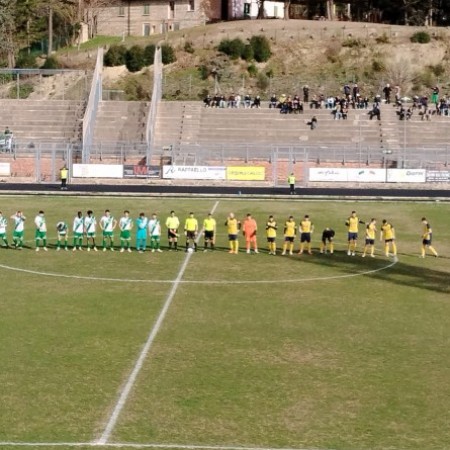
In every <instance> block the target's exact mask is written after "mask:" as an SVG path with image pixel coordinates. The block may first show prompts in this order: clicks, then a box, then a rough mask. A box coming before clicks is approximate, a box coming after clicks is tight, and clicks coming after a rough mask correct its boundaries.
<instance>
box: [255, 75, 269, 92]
mask: <svg viewBox="0 0 450 450" xmlns="http://www.w3.org/2000/svg"><path fill="white" fill-rule="evenodd" d="M269 85H270V81H269V78H267V77H266V75H264V74H263V73H260V74H259V75H258V81H257V82H256V86H257V87H258V89H260V90H261V91H265V90H266V89H267V88H268V87H269Z"/></svg>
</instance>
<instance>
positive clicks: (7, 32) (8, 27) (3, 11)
mask: <svg viewBox="0 0 450 450" xmlns="http://www.w3.org/2000/svg"><path fill="white" fill-rule="evenodd" d="M15 8H16V1H15V0H0V55H1V57H2V58H5V59H6V61H7V64H8V67H11V68H12V67H14V66H15V64H16V56H15V55H16V52H15V51H16V48H15V45H14V32H15V16H14V13H15Z"/></svg>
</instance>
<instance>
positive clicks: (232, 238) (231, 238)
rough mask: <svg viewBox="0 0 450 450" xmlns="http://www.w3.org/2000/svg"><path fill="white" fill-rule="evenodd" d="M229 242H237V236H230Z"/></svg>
mask: <svg viewBox="0 0 450 450" xmlns="http://www.w3.org/2000/svg"><path fill="white" fill-rule="evenodd" d="M228 240H229V241H237V234H229V235H228Z"/></svg>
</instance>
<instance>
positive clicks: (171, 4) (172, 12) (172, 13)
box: [169, 1, 175, 19]
mask: <svg viewBox="0 0 450 450" xmlns="http://www.w3.org/2000/svg"><path fill="white" fill-rule="evenodd" d="M174 17H175V2H174V1H170V2H169V19H173V18H174Z"/></svg>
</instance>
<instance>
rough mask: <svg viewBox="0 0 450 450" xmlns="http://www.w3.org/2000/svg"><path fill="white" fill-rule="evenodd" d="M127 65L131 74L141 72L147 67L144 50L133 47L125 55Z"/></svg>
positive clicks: (137, 46) (136, 46)
mask: <svg viewBox="0 0 450 450" xmlns="http://www.w3.org/2000/svg"><path fill="white" fill-rule="evenodd" d="M125 65H126V66H127V69H128V70H129V71H130V72H139V70H141V69H142V68H143V67H144V66H145V56H144V49H143V48H142V47H140V46H139V45H133V47H131V48H130V49H128V50H127V53H126V55H125Z"/></svg>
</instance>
